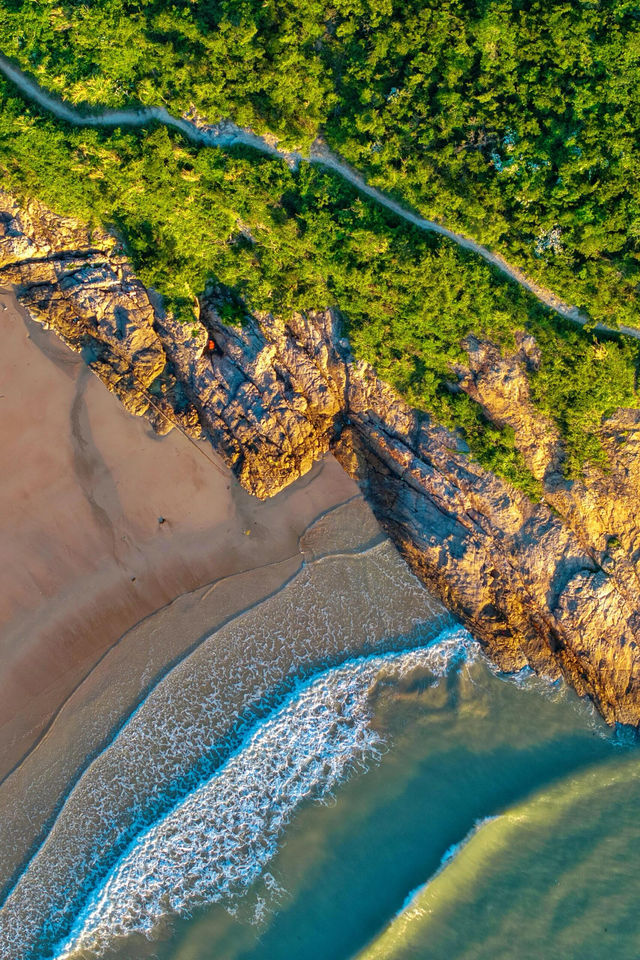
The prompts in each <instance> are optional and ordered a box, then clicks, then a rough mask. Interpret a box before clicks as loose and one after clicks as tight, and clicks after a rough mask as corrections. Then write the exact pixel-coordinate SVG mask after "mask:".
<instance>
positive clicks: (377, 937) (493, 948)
mask: <svg viewBox="0 0 640 960" xmlns="http://www.w3.org/2000/svg"><path fill="white" fill-rule="evenodd" d="M327 536H328V535H327V534H326V531H325V532H324V533H323V537H324V538H325V539H327ZM323 542H324V541H323ZM332 542H333V541H332ZM339 548H340V544H339V543H338V542H336V543H335V544H334V545H333V549H334V551H335V552H334V553H333V554H332V555H330V556H329V555H324V554H322V552H320V554H318V552H317V551H316V553H313V552H312V551H311V553H312V556H311V554H310V559H309V561H308V562H307V563H306V564H305V566H304V567H303V568H302V569H301V570H300V572H299V573H298V574H296V576H295V577H294V578H293V579H292V580H290V581H289V582H288V583H287V584H286V585H284V586H283V587H282V589H281V590H279V591H278V592H277V593H276V594H274V595H273V596H272V597H271V598H268V599H267V600H265V601H263V602H262V603H260V604H258V605H257V606H256V607H253V608H251V609H250V610H249V611H247V612H246V613H244V614H242V615H241V616H239V617H238V618H236V619H234V620H232V621H230V622H229V623H228V624H227V625H225V626H224V627H222V628H221V629H220V630H218V631H217V632H216V633H214V634H212V635H211V636H209V637H207V638H205V639H204V640H203V641H202V642H201V643H200V644H199V645H198V646H197V647H196V648H195V649H194V650H193V651H192V652H191V653H189V654H188V656H187V657H185V659H184V660H182V661H181V662H180V663H178V664H176V665H175V666H174V667H173V668H172V669H171V670H170V671H169V672H168V673H167V674H166V675H165V676H164V677H163V678H162V679H161V681H160V682H159V683H158V684H157V686H156V687H154V688H153V690H152V691H151V692H150V693H149V695H148V696H147V698H146V699H145V700H144V701H143V702H142V703H141V704H139V705H138V707H137V708H136V709H135V710H134V712H133V713H132V714H131V716H130V717H129V719H128V721H127V723H126V724H125V725H124V726H123V727H122V729H121V730H120V731H119V732H118V733H117V735H116V736H115V737H114V739H113V740H112V742H111V743H110V744H109V745H108V746H107V747H105V749H104V750H103V751H102V752H101V753H99V754H98V756H96V758H95V759H94V760H93V761H91V763H89V764H88V765H87V767H86V769H85V771H84V772H83V774H82V776H81V777H80V778H79V779H78V781H77V782H76V783H75V784H73V785H71V788H70V790H69V793H68V796H67V798H66V802H65V803H64V806H63V807H62V808H61V810H60V812H59V814H58V816H57V818H56V820H55V822H54V824H53V825H52V827H51V829H50V831H49V833H48V835H47V837H46V839H45V840H44V842H43V843H42V844H41V846H40V848H39V849H38V850H37V851H36V852H35V854H34V856H33V857H32V859H31V860H30V861H29V862H28V864H26V866H25V869H24V871H23V873H22V874H21V875H20V877H19V879H18V881H17V882H16V884H15V886H14V887H13V889H12V890H11V892H10V893H9V895H8V896H7V898H6V900H5V902H4V904H3V905H2V908H1V909H0V958H1V960H18V958H19V960H71V958H75V960H80V958H83V960H98V958H103V957H104V958H109V957H110V958H112V960H144V958H151V957H157V958H158V960H285V958H286V960H328V958H333V960H351V958H358V960H379V958H390V960H395V958H397V960H404V958H409V957H411V958H425V960H427V958H429V960H433V958H436V960H440V958H441V960H485V958H486V960H496V958H505V960H506V958H511V960H528V958H531V960H533V958H541V957H543V958H545V960H546V958H550V960H556V958H557V960H567V958H569V960H571V958H576V960H578V958H580V960H583V958H587V960H592V958H593V960H596V958H602V957H604V958H606V960H626V958H629V960H632V958H637V957H639V956H640V920H639V919H638V916H639V914H638V910H637V904H638V902H640V879H639V874H638V871H637V868H636V865H637V864H638V862H640V859H639V855H640V821H639V820H638V817H637V811H638V810H640V776H639V774H640V754H639V753H638V751H637V749H636V747H635V745H633V744H631V743H630V742H626V741H625V740H624V739H623V738H621V737H618V738H616V737H615V736H614V735H613V734H612V732H611V731H610V730H608V729H607V728H606V727H605V726H604V724H603V723H602V721H601V720H600V719H599V718H598V717H597V716H596V715H595V714H594V711H593V710H592V708H591V707H590V706H589V705H588V704H587V703H585V702H581V701H579V700H578V699H577V698H576V697H575V696H574V695H573V694H572V693H571V692H570V691H567V690H566V689H565V688H564V687H562V686H558V685H556V686H552V685H550V684H548V683H547V682H545V681H544V680H542V679H538V678H535V677H533V676H522V675H521V676H517V677H505V676H502V675H500V674H499V673H498V672H496V671H495V669H494V668H492V666H491V665H490V663H489V661H488V660H487V659H486V658H485V657H484V656H483V654H482V652H481V650H480V648H479V646H478V645H477V644H476V643H475V641H474V640H473V639H472V637H471V636H470V635H469V634H468V633H467V632H466V631H465V630H463V629H462V628H460V627H458V626H456V625H455V624H454V623H453V621H452V620H451V618H450V617H448V615H447V614H446V613H445V612H444V611H443V610H442V608H440V607H439V606H438V605H437V604H435V603H434V601H433V599H432V598H431V597H430V596H429V595H428V594H427V593H426V591H425V590H424V589H423V588H422V586H421V585H420V584H419V583H418V582H417V581H416V580H415V578H413V577H412V576H411V575H410V574H409V572H408V571H407V569H406V567H405V566H404V565H403V564H402V562H401V561H400V559H399V558H398V556H397V554H396V553H395V551H393V549H392V548H391V547H390V546H389V545H388V544H387V543H386V542H381V543H378V544H376V545H374V546H371V547H369V546H367V547H365V549H363V550H361V551H357V552H355V553H348V552H344V550H342V549H339ZM316 554H318V555H316ZM314 557H315V559H314ZM326 598H330V599H331V605H330V609H329V608H328V607H327V600H326Z"/></svg>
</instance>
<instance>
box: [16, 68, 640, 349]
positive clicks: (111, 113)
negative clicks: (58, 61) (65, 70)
mask: <svg viewBox="0 0 640 960" xmlns="http://www.w3.org/2000/svg"><path fill="white" fill-rule="evenodd" d="M0 73H2V74H4V76H5V77H6V78H7V79H8V80H10V81H11V82H12V83H14V84H15V85H16V86H17V87H18V89H19V90H20V92H21V93H22V94H23V95H24V96H25V97H27V98H28V99H30V100H33V101H34V102H35V103H37V104H38V106H40V107H42V108H43V109H44V110H47V111H48V112H49V113H52V114H53V115H54V116H56V117H57V118H58V119H59V120H64V121H65V122H66V123H70V124H73V125H74V126H79V127H124V126H127V127H143V126H145V125H146V124H148V123H150V122H154V121H155V122H157V123H161V124H164V126H167V127H171V128H173V129H174V130H178V131H179V132H180V133H182V134H183V135H184V136H185V137H187V138H188V139H189V140H191V141H193V142H194V143H198V144H203V145H205V146H209V147H218V148H221V149H224V148H229V147H232V146H234V145H243V146H247V147H251V148H253V149H254V150H258V151H260V152H261V153H265V154H268V155H270V156H273V157H278V158H279V159H281V160H284V161H285V163H287V164H288V165H289V166H290V167H292V168H293V169H296V168H297V167H298V165H299V164H300V163H312V164H315V165H317V166H322V167H325V168H328V169H330V170H333V171H334V172H335V173H337V174H338V175H339V176H341V177H342V178H343V179H344V180H346V181H347V182H348V183H350V184H351V185H352V186H354V187H355V188H356V189H357V190H358V191H359V192H360V193H363V194H365V195H366V196H368V197H371V199H372V200H374V201H375V202H376V203H379V204H380V205H381V206H383V207H386V208H387V209H388V210H391V211H392V212H393V213H395V214H396V215H397V216H398V217H400V218H401V219H402V220H405V221H406V222H407V223H411V224H412V225H413V226H414V227H417V228H418V229H419V230H425V231H428V232H430V233H438V234H440V235H441V236H443V237H447V238H448V239H449V240H452V241H453V242H454V243H457V244H458V246H459V247H462V248H463V249H464V250H469V251H471V252H472V253H475V254H477V255H478V256H480V257H482V258H483V259H484V260H486V261H487V263H490V264H491V265H492V266H494V267H496V268H497V269H498V270H499V271H500V272H501V273H503V274H504V275H505V276H507V277H509V278H510V279H511V280H513V281H515V283H517V284H519V285H520V286H521V287H523V288H524V289H525V290H528V291H529V293H531V294H533V296H534V297H536V298H537V299H538V300H539V301H540V303H543V304H544V305H545V306H546V307H549V308H550V309H551V310H553V311H554V312H555V313H557V314H559V315H560V316H561V317H564V318H565V319H567V320H571V321H573V322H574V323H578V324H580V325H584V324H586V323H588V322H589V317H588V316H587V315H586V314H584V313H581V311H580V310H578V308H577V307H574V306H571V305H570V304H568V303H566V302H565V301H564V300H561V299H560V297H558V296H556V294H555V293H553V292H552V291H551V290H549V289H547V288H546V287H543V286H542V285H541V284H539V283H536V281H535V280H532V279H531V278H530V277H528V276H527V275H526V274H525V273H524V272H523V271H522V270H520V269H519V267H515V266H513V265H512V264H511V263H509V262H508V261H507V260H505V258H504V257H503V256H501V255H500V254H499V253H494V252H493V251H491V250H489V249H488V248H487V247H483V246H482V244H480V243H477V242H476V241H475V240H471V239H470V238H469V237H465V236H464V235H463V234H461V233H456V232H455V231H454V230H449V229H448V228H447V227H443V226H442V225H441V224H439V223H436V222H435V221H434V220H427V219H425V218H424V217H420V216H418V215H417V214H415V213H412V212H411V211H410V210H408V209H406V207H403V206H402V205H401V204H400V203H397V202H396V201H395V200H392V199H391V197H388V196H386V194H384V193H382V192H381V191H380V190H377V189H376V188H375V187H372V186H370V185H369V184H368V183H367V182H366V180H365V179H364V177H363V176H362V174H360V173H358V171H357V170H354V169H353V168H352V167H350V166H349V165H348V164H346V163H344V161H342V160H341V159H340V158H339V157H338V156H336V154H334V153H332V152H331V150H329V148H328V147H327V146H326V144H325V143H324V142H323V141H321V140H316V141H315V142H314V143H313V144H312V145H311V150H310V152H309V155H308V156H304V155H303V154H301V153H299V152H298V151H287V150H281V149H279V148H278V146H277V141H275V140H270V139H268V138H266V137H261V136H258V134H256V133H253V132H252V131H251V130H246V129H243V128H242V127H239V126H237V125H236V124H235V123H232V122H231V121H227V120H225V121H222V122H220V123H217V124H200V123H198V122H194V121H192V120H190V119H188V118H187V117H174V116H173V115H172V114H170V113H169V111H168V110H166V109H165V107H142V108H140V109H128V110H123V109H116V110H112V109H108V110H102V111H100V112H99V113H90V114H87V113H82V112H81V111H79V110H76V109H75V107H72V106H71V105H70V104H68V103H65V102H64V101H63V100H58V99H57V98H56V97H54V96H52V95H51V94H49V93H47V92H46V90H43V89H42V87H40V86H39V85H38V84H37V83H36V82H35V81H34V80H32V79H31V78H30V77H28V76H27V75H26V74H25V73H23V72H22V70H20V69H19V68H18V67H16V66H15V65H14V64H13V63H11V61H10V60H8V59H7V58H6V57H5V56H4V55H3V54H2V53H0ZM595 329H596V330H602V331H607V332H609V333H624V334H626V335H627V336H630V337H634V338H635V339H638V340H640V330H638V329H636V328H634V327H626V326H620V327H618V328H617V329H614V328H612V327H609V326H607V325H605V324H602V323H597V324H596V327H595Z"/></svg>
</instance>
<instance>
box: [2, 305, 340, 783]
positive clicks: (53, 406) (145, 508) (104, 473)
mask: <svg viewBox="0 0 640 960" xmlns="http://www.w3.org/2000/svg"><path fill="white" fill-rule="evenodd" d="M3 308H4V309H3ZM0 327H1V329H2V337H3V345H4V363H3V378H2V383H1V385H0V403H2V404H3V405H4V406H3V408H2V413H3V423H4V434H3V448H4V453H5V456H6V462H7V463H8V464H11V465H12V468H11V469H10V470H8V471H6V473H5V474H4V478H3V481H2V496H1V497H0V527H1V528H2V530H3V547H2V553H1V554H0V556H1V557H2V562H3V568H4V570H5V578H4V580H5V583H4V590H3V596H2V599H1V601H0V631H1V633H0V635H1V637H2V639H1V640H0V758H1V759H0V779H2V778H4V777H6V776H7V775H8V774H9V771H11V770H14V769H15V768H16V766H17V765H19V764H20V763H21V761H22V760H23V759H24V758H25V756H27V755H28V753H29V751H30V750H31V749H32V747H33V745H34V743H36V742H37V741H39V740H40V739H41V737H42V736H43V735H44V734H45V731H46V729H47V727H48V726H49V725H50V723H51V720H52V718H53V717H54V716H55V715H56V713H57V712H58V711H59V710H60V707H61V705H62V704H64V703H65V702H66V701H67V700H68V698H69V697H70V696H72V695H73V691H74V690H75V689H77V688H78V686H79V684H81V683H82V682H84V680H86V678H87V677H88V676H89V675H90V674H91V671H92V670H93V668H94V667H95V665H96V664H97V663H98V662H99V661H100V659H101V658H103V657H104V656H105V655H106V654H107V653H108V652H109V651H110V649H112V648H113V646H114V644H116V643H117V642H118V641H119V640H120V639H121V638H122V637H123V636H124V635H125V634H127V632H128V631H130V630H131V629H132V628H134V627H135V626H136V625H140V624H141V622H143V621H144V620H145V618H147V617H149V615H150V614H152V613H154V612H155V611H157V610H159V609H161V608H164V607H166V606H167V605H168V604H171V603H172V602H173V601H175V599H176V598H177V597H180V596H182V595H185V594H190V593H193V591H197V590H199V589H200V588H202V587H204V586H205V585H211V584H212V583H213V582H214V581H221V580H223V579H224V578H228V577H234V576H237V575H242V574H244V573H245V572H246V571H249V570H256V569H257V568H259V567H264V566H265V565H273V564H278V563H282V562H284V561H287V560H290V559H291V558H293V557H296V556H298V555H299V552H298V539H299V537H300V535H301V534H302V533H303V531H304V530H305V529H306V528H307V527H308V526H309V524H310V523H311V522H312V521H313V520H315V519H316V518H317V517H318V516H319V515H321V514H322V513H323V512H325V511H326V510H328V509H331V508H333V507H335V506H336V505H337V504H339V503H342V502H343V501H345V500H347V499H350V498H351V497H354V496H359V490H358V488H357V486H356V484H355V483H354V482H353V481H352V480H350V479H349V478H348V477H347V475H346V474H345V473H344V471H343V470H342V468H341V467H340V466H339V465H338V464H337V462H336V461H335V460H334V459H333V457H327V458H325V460H324V461H323V462H322V463H320V464H318V465H317V466H316V467H314V469H313V470H312V471H311V472H310V473H309V474H308V475H307V476H306V477H304V478H303V479H301V480H300V481H298V483H297V484H294V485H292V487H291V488H290V489H288V490H287V491H285V492H283V494H281V495H280V496H279V497H276V498H274V500H272V501H268V502H266V503H264V504H262V503H260V502H259V501H257V500H256V499H255V498H254V497H252V496H251V495H249V494H247V493H246V492H245V491H244V490H242V488H241V487H240V485H239V484H238V482H237V481H236V480H235V479H234V478H233V476H232V474H231V472H230V471H228V470H226V468H225V469H224V472H223V473H218V472H217V471H215V470H213V469H211V466H210V465H209V464H207V462H206V461H205V459H204V457H200V456H199V455H198V452H197V448H194V447H193V445H191V444H190V443H187V441H186V439H185V438H184V437H183V436H181V435H180V434H179V433H178V432H177V431H173V432H172V433H170V434H169V435H167V436H166V437H161V438H160V437H157V435H155V434H153V432H152V431H151V429H150V428H149V426H148V424H147V423H146V422H145V421H143V420H141V419H137V418H134V417H132V416H131V415H130V414H128V413H127V412H126V411H125V410H124V409H123V408H122V406H121V404H120V402H119V401H118V399H117V398H116V397H115V396H113V395H112V394H110V393H109V391H108V390H106V389H105V388H104V386H103V385H102V384H101V383H100V382H99V381H98V379H97V378H96V377H94V376H92V375H91V374H90V372H89V370H88V369H87V368H86V367H85V366H84V363H83V361H82V359H81V358H80V357H79V356H77V355H76V354H74V353H72V351H70V350H69V349H68V348H67V347H65V346H64V345H63V344H62V343H61V342H60V341H59V340H58V338H57V337H56V335H55V334H54V333H53V332H50V331H47V330H44V329H43V328H42V327H40V326H39V325H38V324H36V323H34V322H33V321H30V320H27V319H26V317H25V314H24V312H23V311H22V310H20V309H19V308H18V307H17V305H16V302H15V299H14V297H13V296H12V294H10V293H7V292H3V291H0ZM161 518H162V520H163V522H160V519H161ZM245 605H246V604H244V603H242V602H240V601H239V602H238V607H242V606H245Z"/></svg>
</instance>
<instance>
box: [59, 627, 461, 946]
mask: <svg viewBox="0 0 640 960" xmlns="http://www.w3.org/2000/svg"><path fill="white" fill-rule="evenodd" d="M475 651H476V646H475V644H474V642H473V641H472V639H471V637H470V636H469V634H467V633H466V631H464V630H455V631H452V632H450V633H448V634H446V635H443V636H442V637H441V638H440V640H439V641H438V642H437V643H436V644H433V645H430V646H426V647H421V648H418V649H414V650H411V651H407V652H401V653H397V652H393V653H388V654H384V655H381V656H371V657H367V658H361V659H358V660H353V661H350V662H348V663H346V664H343V665H342V666H340V667H336V668H333V669H330V670H328V671H325V672H324V673H321V674H320V675H318V676H316V677H315V678H313V679H311V680H309V681H307V682H305V683H300V684H299V685H298V686H297V688H296V689H295V690H294V691H293V693H292V694H291V695H290V696H289V697H288V699H287V700H286V701H285V703H284V704H283V705H282V706H281V707H280V708H279V709H278V710H276V711H275V712H274V713H273V714H272V715H270V716H269V717H268V718H267V719H266V720H264V721H262V722H261V723H260V724H259V725H258V726H257V728H256V729H255V730H254V731H253V732H252V733H251V734H250V735H248V736H247V737H246V739H245V740H244V741H243V742H242V744H241V745H240V747H239V749H238V750H237V751H236V753H235V754H234V755H233V756H231V757H230V758H229V759H228V760H227V761H226V763H225V764H224V765H223V766H222V767H220V768H219V769H218V770H217V771H216V772H215V773H214V774H213V776H212V777H211V778H210V779H209V780H208V781H207V782H206V783H205V784H203V785H202V786H200V787H198V788H197V789H195V790H194V791H192V792H191V793H190V794H189V795H188V796H187V797H186V798H185V799H184V800H183V801H182V802H180V803H179V804H178V805H177V806H176V807H175V808H174V810H173V811H172V812H171V813H169V814H168V815H166V816H165V817H164V818H163V819H161V820H160V821H159V822H158V823H157V824H155V825H154V826H153V827H151V828H150V829H147V830H146V831H144V832H143V833H142V834H141V835H140V836H139V837H138V838H137V839H136V840H135V841H134V842H133V843H132V844H131V845H130V847H129V848H128V850H127V851H126V852H125V854H124V855H123V856H122V857H121V859H120V860H119V862H118V863H117V864H116V865H115V866H114V867H113V868H112V870H111V872H110V874H109V875H108V877H107V878H106V880H105V881H104V882H103V883H102V884H101V885H100V886H99V888H98V889H97V890H96V891H95V892H94V894H93V896H92V897H91V899H90V900H89V902H88V903H87V905H86V906H85V908H84V910H83V911H82V913H81V914H80V916H79V917H78V919H77V921H76V923H75V925H74V927H73V929H72V932H71V934H70V936H69V937H68V938H67V939H66V941H65V942H63V943H62V944H60V945H59V946H58V948H57V949H56V951H55V956H56V957H57V958H59V960H62V958H67V957H71V956H73V955H74V954H75V953H76V952H78V951H80V950H82V951H89V952H90V953H91V954H97V955H100V954H101V953H103V952H104V951H105V950H106V949H107V948H108V947H109V946H110V945H112V944H113V941H114V938H116V937H122V936H126V935H128V934H131V933H138V934H144V935H146V936H153V933H154V930H155V929H156V928H157V927H158V925H159V924H160V923H162V922H163V921H164V920H166V918H167V917H171V916H175V915H180V914H188V913H189V912H191V911H192V910H193V909H194V908H195V907H198V906H202V905H204V904H211V903H216V902H222V903H225V904H226V905H227V906H230V907H231V906H232V905H233V903H234V902H235V901H237V898H238V897H239V896H241V895H243V894H244V893H246V891H247V890H248V889H249V887H250V886H251V885H252V884H253V883H254V882H255V881H256V880H257V878H258V877H259V876H260V875H261V874H262V873H263V871H264V868H265V866H266V865H267V863H268V862H269V860H270V859H271V858H272V857H273V856H274V854H275V852H276V850H277V846H278V840H279V837H280V836H281V834H282V831H283V829H284V827H285V826H286V824H287V823H288V822H289V821H290V819H291V817H292V815H293V813H294V812H295V810H296V808H297V807H298V806H299V805H300V804H301V803H302V802H303V801H305V800H308V799H318V800H321V799H324V798H326V797H327V796H328V795H329V794H330V793H331V791H332V790H333V789H334V788H335V787H336V786H337V784H338V783H339V782H340V781H341V780H343V779H344V778H345V777H347V776H348V775H349V774H350V773H352V772H353V771H355V770H359V769H365V768H366V766H367V764H369V763H370V762H372V761H375V759H376V758H377V757H378V756H379V754H380V751H381V750H382V749H383V746H384V742H383V739H382V737H381V735H380V733H379V732H378V731H377V730H376V729H375V728H374V727H373V726H372V725H371V717H372V694H373V691H374V690H379V689H380V685H383V686H384V685H385V683H387V682H389V683H394V682H397V681H398V680H400V679H402V678H404V677H407V676H408V675H410V674H411V673H413V672H414V671H428V672H429V673H430V674H432V675H436V676H443V675H444V674H446V673H447V671H448V670H449V669H450V667H451V665H452V663H453V662H454V661H456V660H459V659H460V658H461V657H467V658H468V657H473V656H475Z"/></svg>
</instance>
